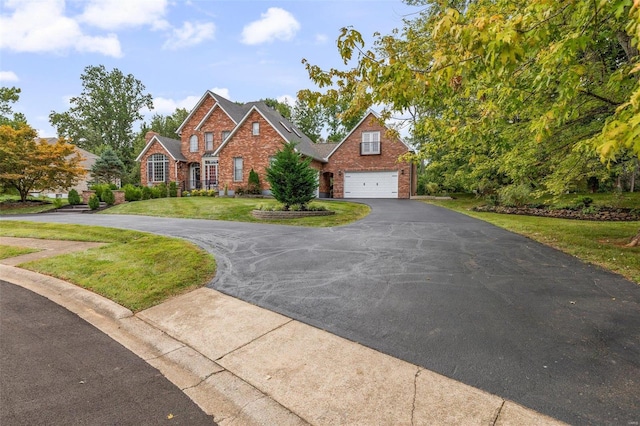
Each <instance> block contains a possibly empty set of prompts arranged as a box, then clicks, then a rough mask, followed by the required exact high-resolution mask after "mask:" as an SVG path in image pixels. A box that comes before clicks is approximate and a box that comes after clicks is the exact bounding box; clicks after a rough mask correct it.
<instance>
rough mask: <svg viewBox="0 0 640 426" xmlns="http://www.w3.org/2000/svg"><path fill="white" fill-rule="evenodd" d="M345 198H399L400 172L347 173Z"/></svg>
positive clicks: (345, 177)
mask: <svg viewBox="0 0 640 426" xmlns="http://www.w3.org/2000/svg"><path fill="white" fill-rule="evenodd" d="M344 197H345V198H398V172H397V171H392V172H346V173H345V175H344Z"/></svg>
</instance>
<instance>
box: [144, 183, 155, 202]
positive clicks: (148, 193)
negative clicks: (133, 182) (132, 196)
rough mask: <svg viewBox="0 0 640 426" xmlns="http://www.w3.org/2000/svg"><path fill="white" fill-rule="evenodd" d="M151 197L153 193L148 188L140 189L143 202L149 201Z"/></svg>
mask: <svg viewBox="0 0 640 426" xmlns="http://www.w3.org/2000/svg"><path fill="white" fill-rule="evenodd" d="M152 195H153V191H151V188H149V187H148V186H143V187H142V199H143V200H150V199H151V196H152Z"/></svg>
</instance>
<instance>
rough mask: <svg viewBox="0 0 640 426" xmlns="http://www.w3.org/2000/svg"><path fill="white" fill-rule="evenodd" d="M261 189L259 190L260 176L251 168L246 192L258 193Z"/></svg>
mask: <svg viewBox="0 0 640 426" xmlns="http://www.w3.org/2000/svg"><path fill="white" fill-rule="evenodd" d="M261 193H262V191H261V190H260V176H258V173H256V171H255V170H253V169H251V171H250V172H249V183H248V185H247V194H252V195H259V194H261Z"/></svg>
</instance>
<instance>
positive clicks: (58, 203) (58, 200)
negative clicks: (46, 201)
mask: <svg viewBox="0 0 640 426" xmlns="http://www.w3.org/2000/svg"><path fill="white" fill-rule="evenodd" d="M63 204H64V201H62V198H54V199H53V206H54V207H55V208H56V209H59V208H60V207H62V205H63Z"/></svg>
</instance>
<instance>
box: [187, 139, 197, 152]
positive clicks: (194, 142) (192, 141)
mask: <svg viewBox="0 0 640 426" xmlns="http://www.w3.org/2000/svg"><path fill="white" fill-rule="evenodd" d="M189 152H198V136H196V135H191V137H190V138H189Z"/></svg>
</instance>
